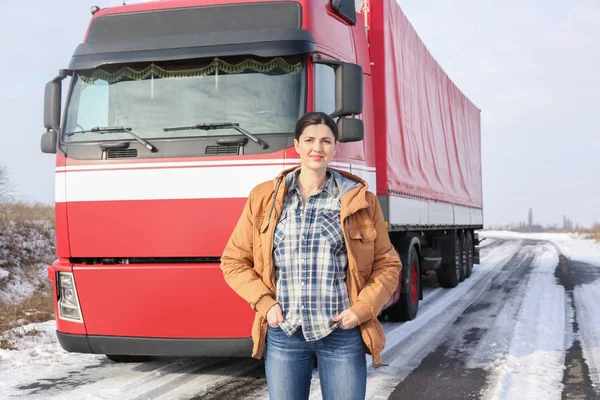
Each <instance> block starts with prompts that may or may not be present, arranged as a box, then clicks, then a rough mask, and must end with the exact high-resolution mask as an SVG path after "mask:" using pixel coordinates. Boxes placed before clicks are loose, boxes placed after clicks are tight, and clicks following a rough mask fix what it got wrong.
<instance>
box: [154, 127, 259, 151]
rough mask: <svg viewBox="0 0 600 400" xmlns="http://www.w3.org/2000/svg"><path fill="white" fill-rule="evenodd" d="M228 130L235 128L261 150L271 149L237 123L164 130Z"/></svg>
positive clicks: (166, 129)
mask: <svg viewBox="0 0 600 400" xmlns="http://www.w3.org/2000/svg"><path fill="white" fill-rule="evenodd" d="M227 128H233V129H235V130H236V131H238V132H239V133H241V134H242V135H244V136H246V137H248V138H249V139H250V140H252V141H253V142H255V143H257V144H258V145H260V148H261V149H266V148H267V147H269V145H268V144H267V142H265V141H264V140H262V139H261V138H259V137H257V136H255V135H253V134H252V133H250V132H248V131H247V130H245V129H243V128H240V124H238V123H235V122H215V123H212V124H205V123H200V124H197V125H189V126H174V127H171V128H164V129H163V131H165V132H173V131H185V130H191V129H201V130H203V131H208V130H211V129H227Z"/></svg>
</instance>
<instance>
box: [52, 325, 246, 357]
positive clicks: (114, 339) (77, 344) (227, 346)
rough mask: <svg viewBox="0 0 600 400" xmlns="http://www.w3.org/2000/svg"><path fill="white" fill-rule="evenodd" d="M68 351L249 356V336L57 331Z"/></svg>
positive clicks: (164, 355)
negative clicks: (145, 335) (174, 336)
mask: <svg viewBox="0 0 600 400" xmlns="http://www.w3.org/2000/svg"><path fill="white" fill-rule="evenodd" d="M56 336H57V337H58V342H59V343H60V345H61V346H62V348H63V349H65V350H66V351H68V352H73V353H94V354H119V355H136V356H156V357H250V356H251V354H252V338H235V339H169V338H143V337H123V336H93V335H71V334H68V333H63V332H59V331H56Z"/></svg>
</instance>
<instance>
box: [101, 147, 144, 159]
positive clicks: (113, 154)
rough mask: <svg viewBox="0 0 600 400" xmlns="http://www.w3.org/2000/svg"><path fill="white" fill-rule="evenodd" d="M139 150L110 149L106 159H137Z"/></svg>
mask: <svg viewBox="0 0 600 400" xmlns="http://www.w3.org/2000/svg"><path fill="white" fill-rule="evenodd" d="M137 155H138V152H137V149H109V150H108V151H107V152H106V158H136V157H137Z"/></svg>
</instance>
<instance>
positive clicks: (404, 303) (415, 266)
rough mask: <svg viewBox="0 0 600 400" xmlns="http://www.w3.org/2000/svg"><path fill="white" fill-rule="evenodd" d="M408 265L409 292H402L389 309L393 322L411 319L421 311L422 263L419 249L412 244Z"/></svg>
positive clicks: (389, 317)
mask: <svg viewBox="0 0 600 400" xmlns="http://www.w3.org/2000/svg"><path fill="white" fill-rule="evenodd" d="M407 260H408V262H407V267H409V268H410V271H409V273H408V292H405V293H400V299H399V300H398V302H397V303H396V304H394V305H393V306H391V307H390V308H389V309H388V312H387V315H388V319H389V320H390V321H392V322H402V321H411V320H413V319H415V317H416V316H417V312H418V311H419V299H420V296H421V295H420V293H421V263H420V260H419V254H418V253H417V249H416V248H415V247H414V246H412V247H411V248H410V250H409V252H408V258H407Z"/></svg>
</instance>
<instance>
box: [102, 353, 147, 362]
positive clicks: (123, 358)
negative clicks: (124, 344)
mask: <svg viewBox="0 0 600 400" xmlns="http://www.w3.org/2000/svg"><path fill="white" fill-rule="evenodd" d="M106 357H107V358H108V359H109V360H111V361H114V362H119V363H137V362H145V361H150V357H148V356H131V355H124V354H106Z"/></svg>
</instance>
